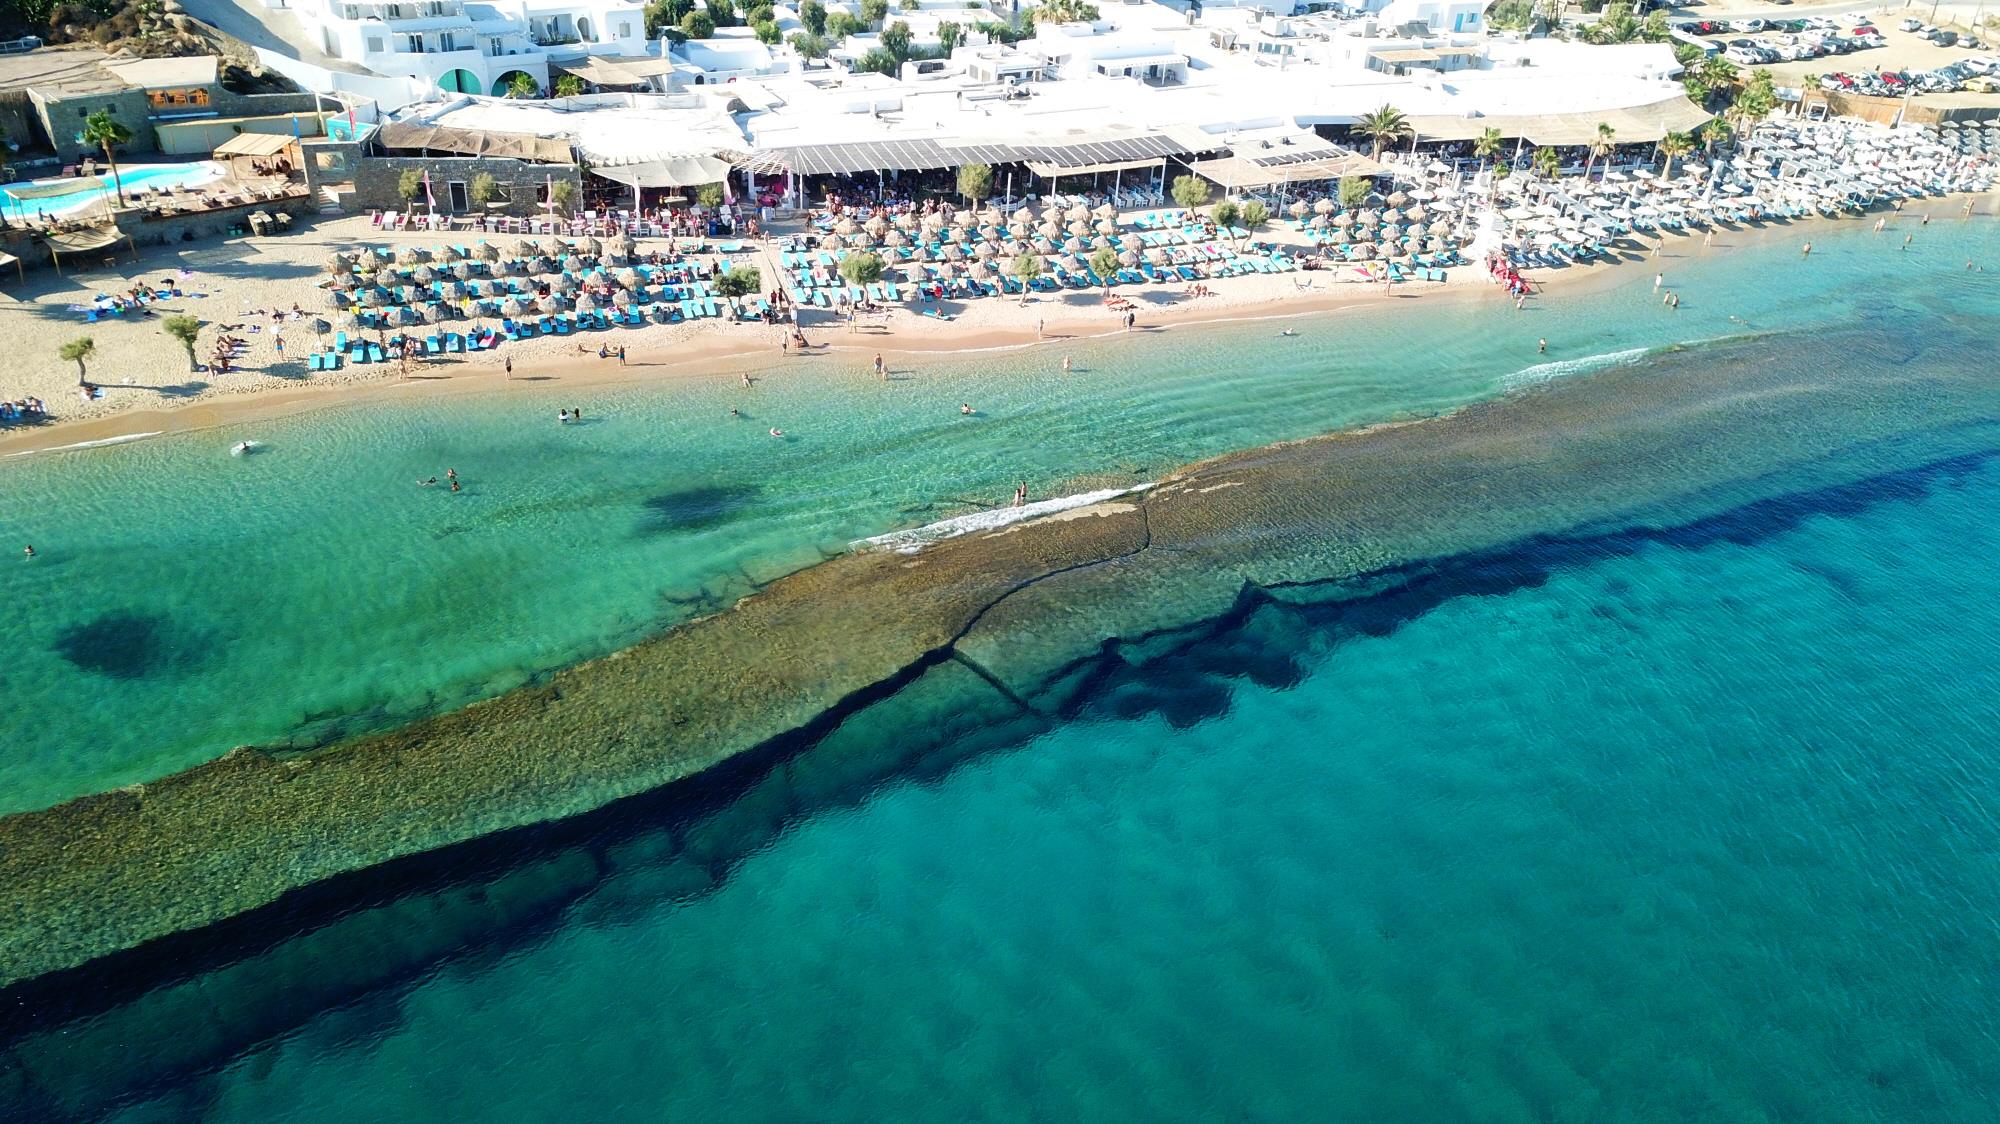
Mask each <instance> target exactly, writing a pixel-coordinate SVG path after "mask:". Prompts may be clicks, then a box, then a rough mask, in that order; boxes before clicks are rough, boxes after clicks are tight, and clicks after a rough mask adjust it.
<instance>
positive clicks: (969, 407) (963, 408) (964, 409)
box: [958, 402, 972, 416]
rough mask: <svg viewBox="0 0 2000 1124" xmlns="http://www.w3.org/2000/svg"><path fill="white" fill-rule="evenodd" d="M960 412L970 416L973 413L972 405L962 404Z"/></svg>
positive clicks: (959, 408)
mask: <svg viewBox="0 0 2000 1124" xmlns="http://www.w3.org/2000/svg"><path fill="white" fill-rule="evenodd" d="M958 412H959V413H961V414H966V415H968V416H969V415H970V414H971V413H972V403H970V402H960V403H959V404H958Z"/></svg>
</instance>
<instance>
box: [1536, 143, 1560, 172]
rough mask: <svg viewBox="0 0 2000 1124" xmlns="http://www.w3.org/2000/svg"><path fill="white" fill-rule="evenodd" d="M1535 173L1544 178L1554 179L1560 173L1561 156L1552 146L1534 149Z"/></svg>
mask: <svg viewBox="0 0 2000 1124" xmlns="http://www.w3.org/2000/svg"><path fill="white" fill-rule="evenodd" d="M1535 174H1536V175H1538V176H1541V177H1542V178H1543V179H1545V180H1552V179H1555V178H1556V177H1557V176H1558V175H1561V174H1562V157H1560V156H1558V155H1556V150H1555V149H1553V148H1538V149H1536V150H1535Z"/></svg>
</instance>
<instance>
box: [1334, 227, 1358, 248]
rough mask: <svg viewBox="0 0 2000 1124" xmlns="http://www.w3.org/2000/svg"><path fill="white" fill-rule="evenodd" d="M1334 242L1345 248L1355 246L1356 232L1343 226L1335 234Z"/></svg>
mask: <svg viewBox="0 0 2000 1124" xmlns="http://www.w3.org/2000/svg"><path fill="white" fill-rule="evenodd" d="M1333 240H1334V241H1335V242H1338V243H1340V244H1341V245H1343V246H1351V245H1353V244H1354V231H1352V230H1350V229H1348V228H1347V227H1344V226H1343V227H1341V228H1340V229H1339V230H1336V231H1334V232H1333Z"/></svg>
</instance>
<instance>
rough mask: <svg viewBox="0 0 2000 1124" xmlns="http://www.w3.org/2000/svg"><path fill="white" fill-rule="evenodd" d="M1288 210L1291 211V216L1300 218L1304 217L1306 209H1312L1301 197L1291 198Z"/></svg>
mask: <svg viewBox="0 0 2000 1124" xmlns="http://www.w3.org/2000/svg"><path fill="white" fill-rule="evenodd" d="M1289 210H1290V211H1291V213H1292V217H1293V218H1295V219H1302V218H1305V217H1306V213H1307V212H1308V211H1311V210H1312V207H1311V206H1309V205H1308V204H1307V203H1306V201H1305V200H1303V199H1294V200H1292V205H1291V207H1290V208H1289Z"/></svg>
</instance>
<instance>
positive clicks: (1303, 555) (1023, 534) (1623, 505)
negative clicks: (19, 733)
mask: <svg viewBox="0 0 2000 1124" xmlns="http://www.w3.org/2000/svg"><path fill="white" fill-rule="evenodd" d="M1838 335H1839V334H1838V333H1829V334H1828V335H1827V337H1826V338H1824V339H1821V340H1816V341H1813V342H1811V343H1809V344H1806V345H1804V346H1802V347H1801V348H1799V349H1798V350H1799V351H1800V352H1811V354H1799V355H1785V356H1778V357H1773V356H1770V355H1767V354H1765V353H1762V352H1759V351H1757V350H1755V349H1753V348H1752V347H1751V346H1749V345H1747V344H1740V345H1734V346H1729V347H1724V348H1720V349H1717V350H1715V351H1712V352H1711V351H1703V352H1702V353H1700V354H1699V355H1689V356H1685V357H1676V356H1672V355H1669V356H1662V357H1660V359H1659V360H1658V362H1657V363H1655V364H1649V365H1647V367H1645V368H1643V369H1637V370H1632V371H1619V370H1613V371H1607V372H1605V373H1604V374H1602V375H1601V376H1599V377H1596V378H1592V379H1587V380H1569V381H1559V382H1556V383H1550V384H1546V386H1545V387H1543V388H1536V389H1533V390H1529V391H1526V392H1524V393H1520V394H1514V395H1508V396H1505V397H1503V398H1500V399H1496V400H1491V401H1487V402H1484V403H1480V404H1476V405H1473V406H1470V407H1467V408H1466V409H1464V410H1461V411H1457V412H1454V413H1451V414H1447V415H1442V416H1439V417H1437V418H1432V419H1428V420H1424V421H1414V422H1404V423H1391V424H1386V425H1377V426H1370V427H1366V428H1363V429H1358V430H1349V431H1343V432H1340V433H1337V434H1332V435H1328V436H1324V437H1318V438H1309V439H1302V440H1299V441H1294V442H1288V443H1285V444H1283V445H1279V446H1269V447H1263V448H1258V449H1252V450H1246V451H1242V452H1238V453H1234V454H1229V455H1226V456H1223V457H1219V458H1215V459H1213V460H1209V461H1205V462H1202V463H1200V464H1198V465H1190V466H1186V467H1183V468H1181V469H1179V470H1176V471H1175V472H1173V473H1170V474H1167V475H1166V476H1165V477H1164V478H1163V479H1162V480H1161V481H1160V482H1159V483H1158V484H1157V485H1156V486H1155V487H1154V488H1152V489H1149V490H1147V491H1145V492H1143V493H1138V494H1131V495H1125V496H1121V497H1118V498H1117V499H1115V500H1113V501H1107V502H1104V503H1099V504H1096V505H1093V506H1089V507H1084V508H1073V509H1070V510H1068V511H1065V512H1061V513H1059V514H1058V515H1055V516H1048V517H1043V518H1037V519H1031V520H1028V521H1024V522H1020V523H1014V524H1009V525H1007V526H1004V527H1000V528H997V529H990V530H982V531H975V532H974V533H972V534H969V535H965V536H962V537H958V538H952V539H947V540H945V541H942V542H939V543H936V544H934V545H932V546H930V547H928V548H927V549H926V550H924V551H923V552H922V553H920V554H918V555H914V556H911V555H900V554H896V553H894V552H870V553H856V554H848V555H843V556H840V557H838V558H835V559H834V560H832V561H829V562H826V563H822V564H819V565H816V566H812V567H808V568H806V569H804V570H801V571H798V572H795V573H793V574H791V575H788V576H786V577H784V578H782V579H780V580H778V581H777V582H774V583H772V584H771V585H770V586H768V587H766V588H764V589H763V590H760V591H759V592H758V593H756V594H754V595H752V596H750V597H747V598H744V599H743V600H741V601H739V602H737V604H736V605H735V606H733V607H732V608H730V609H728V610H725V611H723V612H720V613H716V614H712V615H710V616H706V617H703V618H699V619H697V620H694V621H691V622H689V623H687V624H684V625H681V626H678V627H676V628H673V629H671V630H668V631H667V632H665V633H662V634H660V635H658V636H656V637H653V638H650V639H648V640H645V641H643V642H641V643H639V644H637V645H635V646H633V647H631V648H627V649H624V650H622V651H620V652H617V653H614V654H612V655H609V656H606V657H603V658H601V659H597V660H593V661H590V662H588V663H585V664H581V665H578V666H576V667H572V668H568V669H565V670H562V671H558V672H556V673H554V674H552V675H550V676H547V677H545V678H543V679H540V680H537V681H536V682H535V683H533V684H531V685H529V686H525V687H522V688H519V689H516V690H513V691H510V692H507V693H505V694H503V695H501V696H498V697H496V698H493V699H490V700H487V701H485V702H481V703H478V704H475V705H473V706H470V707H467V708H464V709H462V710H458V711H453V712H450V713H447V714H442V715H438V716H435V717H432V718H427V719H423V720H419V721H417V722H414V723H410V724H408V725H406V726H403V727H400V728H397V729H394V730H389V731H385V732H383V733H380V734H374V735H368V736H365V737H361V738H357V739H353V740H350V741H347V742H343V743H339V744H336V745H333V746H329V747H326V748H324V749H320V750H316V751H311V752H307V753H302V754H286V755H283V756H274V755H272V754H270V753H266V752H263V751H260V750H257V749H252V748H243V749H238V750H235V751H233V752H231V753H230V754H228V755H226V756H225V757H223V758H221V759H219V760H216V761H212V762H209V763H207V764H204V765H200V766H197V767H195V768H192V769H189V770H186V771H183V772H181V773H177V774H174V775H172V776H169V777H166V778H163V779H161V780H159V781H156V782H151V783H148V784H142V785H134V786H129V787H127V788H125V789H120V790H117V791H113V792H106V793H101V794H98V795H94V796H88V797H83V798H80V799H77V800H74V801H70V802H68V803H65V804H62V805H58V806H56V807H54V808H51V809H47V810H44V811H39V812H31V813H23V814H20V815H16V816H11V817H7V818H5V819H0V918H4V919H6V920H5V921H4V922H0V986H4V985H7V984H11V983H18V982H20V981H24V980H27V979H30V978H33V977H38V976H45V975H49V974H50V973H55V972H60V971H63V970H65V969H68V968H74V967H77V966H79V965H81V964H84V963H88V962H89V961H91V960H94V959H96V958H98V957H100V956H103V955H105V954H108V953H111V952H114V951H118V950H121V949H129V948H133V947H136V946H139V945H143V944H146V943H148V942H150V941H153V940H157V939H159V938H161V937H165V936H167V935H169V934H174V933H181V932H187V931H190V930H198V929H201V928H203V927H206V926H209V925H212V924H215V923H217V922H219V921H222V920H224V919H226V918H228V917H231V916H235V915H238V914H242V913H246V912H249V911H252V910H255V909H258V908H260V907H262V906H264V905H268V904H270V903H272V902H274V901H277V900H278V899H279V898H280V897H282V896H283V895H285V894H287V893H288V892H290V891H292V890H295V889H299V888H302V887H304V886H308V885H311V884H314V883H317V882H320V881H324V880H326V879H330V878H334V877H337V876H339V875H341V874H344V873H348V872H351V871H355V870H359V869H364V868H367V867H370V866H374V865H377V864H380V863H383V862H388V861H392V860H395V859H397V858H401V857H405V856H408V855H412V854H417V853H421V852H425V851H431V850H437V849H439V848H444V847H449V846H451V845H453V844H456V843H460V842H464V841H466V840H469V839H473V838H476V837H479V836H482V835H487V834H491V833H494V832H499V831H504V830H507V829H509V828H514V827H520V826H524V825H528V824H536V823H545V822H549V821H555V820H562V819H566V818H569V817H573V816H577V815H579V814H582V813H585V812H588V811H590V810H592V809H594V808H597V807H601V806H603V805H605V804H608V803H611V802H614V801H616V800H619V799H623V798H625V797H629V796H632V795H635V794H638V793H643V792H649V791H653V790H656V789H659V788H660V787H661V786H663V785H668V784H671V783H673V782H676V781H679V780H682V779H685V778H687V777H691V776H694V775H696V774H699V773H702V772H705V771H707V770H708V769H710V768H711V767H713V766H715V765H717V764H719V763H721V762H724V761H728V760H731V759H734V758H736V757H737V756H738V755H740V754H742V753H745V752H747V751H750V750H753V749H755V748H756V747H758V746H761V745H765V744H768V743H770V742H771V741H772V740H773V739H777V738H782V737H787V736H793V735H795V734H796V732H797V731H800V730H803V729H812V728H821V727H825V726H826V725H827V724H828V723H837V722H838V721H839V718H840V716H843V715H845V714H848V713H851V712H853V710H854V709H855V708H856V707H861V706H865V705H868V704H869V703H871V702H872V701H875V700H877V699H879V698H881V697H884V693H885V692H886V693H891V694H892V693H894V692H895V691H896V690H899V689H900V684H903V683H906V682H908V681H909V680H910V678H911V677H912V676H914V675H919V674H921V673H922V671H924V670H925V669H927V668H929V667H932V666H936V665H938V664H941V663H943V662H945V661H951V660H955V661H958V662H961V663H967V664H968V665H970V666H974V667H976V668H978V669H980V670H981V671H982V672H983V673H984V674H985V675H988V676H990V677H991V681H992V682H993V683H995V684H1002V685H1005V687H1006V689H1007V690H1009V691H1011V692H1012V693H1013V694H1014V695H1015V696H1016V697H1019V698H1024V699H1030V700H1034V699H1042V700H1053V701H1057V702H1059V701H1060V700H1059V696H1060V693H1061V692H1062V691H1063V690H1065V687H1064V682H1065V678H1064V677H1065V675H1066V674H1067V672H1066V669H1067V668H1069V667H1070V666H1072V665H1073V664H1074V663H1075V660H1076V659H1077V658H1078V655H1079V653H1088V652H1093V651H1098V650H1101V648H1102V645H1103V644H1105V643H1106V642H1108V641H1115V640H1117V639H1119V638H1121V637H1123V638H1130V637H1142V636H1148V635H1156V634H1158V633H1159V630H1161V629H1163V628H1167V627H1172V626H1174V625H1176V624H1185V623H1187V621H1188V620H1191V619H1203V618H1205V617H1207V616H1211V615H1214V614H1215V613H1219V612H1225V611H1227V609H1228V607H1229V606H1230V605H1231V604H1233V603H1235V602H1236V600H1237V599H1238V598H1240V597H1241V596H1243V595H1244V593H1245V591H1246V589H1262V590H1266V591H1268V592H1269V593H1270V595H1272V596H1282V594H1283V591H1284V590H1285V589H1286V588H1289V587H1300V586H1325V585H1327V583H1340V582H1346V581H1353V580H1355V579H1357V578H1362V577H1365V576H1367V575H1371V574H1385V573H1394V572H1398V568H1399V567H1409V566H1421V565H1423V564H1424V563H1425V561H1426V560H1436V559H1441V558H1449V557H1453V556H1456V555H1461V554H1465V553H1468V552H1475V551H1479V550H1490V549H1496V548H1499V547H1503V546H1505V544H1507V543H1509V542H1517V541H1524V540H1526V539H1529V538H1532V537H1533V536H1536V535H1546V534H1550V533H1560V532H1562V531H1563V530H1564V529H1565V528H1575V527H1579V526H1588V525H1591V524H1593V523H1595V522H1599V521H1608V520H1616V519H1620V518H1629V517H1631V516H1632V513H1634V512H1638V511H1648V510H1652V509H1653V508H1656V507H1658V506H1660V505H1669V506H1671V507H1673V508H1674V509H1675V510H1676V511H1681V510H1683V509H1686V510H1693V511H1699V510H1704V509H1707V508H1716V507H1721V508H1728V507H1734V506H1736V505H1739V504H1740V503H1742V502H1744V498H1745V497H1744V496H1743V495H1742V494H1740V493H1743V492H1746V491H1747V492H1752V493H1754V492H1756V491H1757V490H1758V489H1763V490H1770V489H1773V488H1780V487H1783V486H1786V482H1787V481H1789V480H1792V479H1793V477H1794V476H1795V475H1796V474H1798V473H1805V472H1808V471H1811V472H1821V471H1832V469H1826V468H1825V467H1824V465H1825V461H1826V458H1829V457H1834V456H1836V455H1840V454H1845V453H1848V452H1849V451H1851V450H1853V449H1855V448H1857V447H1864V448H1865V447H1869V445H1868V443H1869V442H1876V443H1878V444H1879V447H1880V448H1882V449H1884V450H1887V452H1884V453H1883V454H1881V455H1883V456H1888V455H1890V453H1893V454H1894V455H1895V456H1899V457H1913V456H1916V455H1917V452H1918V450H1915V449H1911V448H1908V447H1907V446H1908V445H1910V444H1915V443H1913V442H1908V441H1906V440H1905V439H1906V438H1910V437H1913V436H1915V435H1918V434H1923V435H1925V436H1926V438H1927V439H1928V438H1930V437H1931V435H1934V434H1935V435H1939V436H1938V437H1937V438H1936V440H1937V441H1939V442H1960V443H1963V442H1966V441H1970V440H1972V439H1973V435H1972V434H1969V433H1965V434H1961V433H1958V432H1956V431H1953V430H1951V429H1950V428H1949V426H1950V423H1951V422H1952V421H1954V420H1967V421H1981V422H1983V421H1984V419H1986V418H1989V417H1991V416H1993V410H1994V409H1995V407H1996V405H2000V399H1996V397H1995V396H1996V393H2000V392H1996V390H1995V388H1993V387H1992V386H1991V385H1990V380H1987V379H1985V378H1984V377H1983V371H1984V366H1983V360H1975V359H1973V358H1970V357H1968V358H1963V359H1962V358H1960V355H1961V353H1969V352H1971V351H1972V349H1970V348H1961V347H1960V346H1959V345H1958V344H1957V343H1956V341H1955V340H1943V339H1940V340H1938V341H1935V342H1932V343H1930V344H1927V345H1926V346H1927V347H1928V348H1934V349H1935V350H1936V351H1937V352H1938V353H1939V355H1941V356H1942V360H1941V361H1938V362H1930V361H1927V362H1926V363H1925V364H1923V366H1922V370H1923V374H1922V376H1921V377H1912V376H1910V375H1908V374H1906V373H1905V372H1903V371H1895V372H1886V371H1885V372H1877V371H1866V372H1858V373H1857V372H1841V373H1839V374H1834V373H1830V368H1829V367H1828V364H1827V363H1826V359H1827V358H1828V357H1829V356H1833V355H1837V354H1838V353H1839V349H1840V347H1841V346H1842V343H1843V341H1842V339H1840V338H1835V337H1837V336H1838ZM1659 368H1667V369H1669V370H1671V371H1672V372H1673V373H1675V374H1676V375H1677V376H1678V377H1675V378H1657V377H1653V376H1655V375H1657V374H1658V373H1659ZM1774 435H1782V437H1783V441H1782V442H1780V441H1774V440H1773V437H1774ZM1981 447H1982V448H1983V447H1984V444H1983V443H1982V446H1981ZM1835 467H1836V468H1838V469H1839V471H1841V472H1847V471H1850V470H1854V466H1852V465H1849V464H1848V463H1847V462H1845V461H1842V462H1838V463H1837V464H1836V465H1835ZM1862 467H1863V468H1866V467H1867V466H1865V465H1864V466H1862ZM1496 515H1498V516H1500V518H1496ZM1086 516H1088V517H1086Z"/></svg>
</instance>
